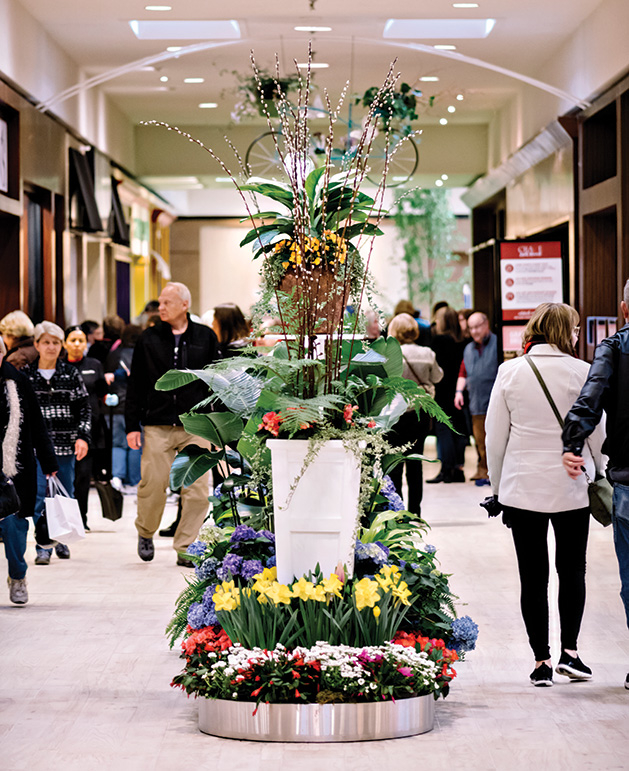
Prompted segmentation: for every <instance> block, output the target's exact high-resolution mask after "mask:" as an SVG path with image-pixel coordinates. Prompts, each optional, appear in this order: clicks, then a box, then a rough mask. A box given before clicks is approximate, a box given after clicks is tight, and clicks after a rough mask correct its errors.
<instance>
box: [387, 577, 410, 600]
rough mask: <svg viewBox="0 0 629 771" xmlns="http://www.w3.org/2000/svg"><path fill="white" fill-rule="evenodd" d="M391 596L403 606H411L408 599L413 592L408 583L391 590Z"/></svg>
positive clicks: (404, 582) (401, 583)
mask: <svg viewBox="0 0 629 771" xmlns="http://www.w3.org/2000/svg"><path fill="white" fill-rule="evenodd" d="M391 594H392V595H393V596H394V597H397V598H398V600H400V602H401V603H402V605H410V603H409V601H408V598H409V597H410V596H411V591H410V589H409V588H408V584H407V583H406V581H402V582H400V583H399V584H398V585H397V586H393V587H392V588H391Z"/></svg>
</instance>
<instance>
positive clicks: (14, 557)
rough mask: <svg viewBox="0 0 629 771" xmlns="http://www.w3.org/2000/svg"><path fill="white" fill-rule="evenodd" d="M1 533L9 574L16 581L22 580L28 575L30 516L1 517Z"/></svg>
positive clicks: (13, 515) (12, 515)
mask: <svg viewBox="0 0 629 771" xmlns="http://www.w3.org/2000/svg"><path fill="white" fill-rule="evenodd" d="M0 533H1V534H2V540H3V541H4V553H5V556H6V558H7V562H8V563H9V575H10V576H11V578H12V579H13V580H14V581H20V580H21V579H22V578H24V576H25V575H26V568H27V565H26V560H25V559H24V555H25V554H26V534H27V533H28V518H24V519H23V518H22V517H17V516H16V515H15V514H11V516H10V517H5V518H4V519H0Z"/></svg>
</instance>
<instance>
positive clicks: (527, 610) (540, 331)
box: [485, 303, 604, 686]
mask: <svg viewBox="0 0 629 771" xmlns="http://www.w3.org/2000/svg"><path fill="white" fill-rule="evenodd" d="M578 323H579V316H578V314H577V312H576V311H575V310H574V308H571V307H570V306H569V305H565V304H563V303H543V304H542V305H539V306H538V307H537V308H536V309H535V312H534V313H533V316H532V317H531V319H530V321H529V323H528V325H527V327H526V330H525V332H524V337H523V346H524V353H525V355H524V356H522V357H520V358H517V359H512V360H511V361H508V362H505V363H504V364H502V365H501V366H500V368H499V369H498V376H497V378H496V382H495V384H494V387H493V390H492V393H491V399H490V402H489V408H488V410H487V418H486V423H485V426H486V431H487V460H488V466H489V478H490V481H491V486H492V490H493V492H494V495H496V496H497V498H498V500H499V502H500V503H501V504H502V507H503V510H504V513H505V522H506V524H508V525H509V526H510V527H511V532H512V533H513V541H514V544H515V550H516V554H517V559H518V569H519V573H520V585H521V595H520V606H521V609H522V616H523V618H524V623H525V626H526V630H527V633H528V638H529V643H530V645H531V648H532V649H533V654H534V656H535V669H534V670H533V672H532V673H531V676H530V679H531V683H532V684H533V685H536V686H549V685H552V684H553V679H552V678H553V671H552V666H551V659H550V648H549V643H548V576H549V560H548V525H549V523H550V524H551V525H552V527H553V530H554V533H555V542H556V554H555V565H556V568H557V574H558V577H559V598H558V604H559V619H560V625H561V657H560V659H559V664H558V665H557V667H556V669H555V672H557V673H558V674H562V675H567V676H568V677H570V678H572V679H579V680H589V679H590V678H591V677H592V671H591V669H590V668H589V667H587V666H586V665H585V664H584V663H583V662H582V661H581V659H580V658H579V656H578V654H577V637H578V634H579V629H580V626H581V619H582V616H583V609H584V606H585V554H586V549H587V539H588V528H589V517H590V511H589V506H588V493H587V483H586V481H585V477H584V476H580V477H579V478H578V479H570V477H569V476H568V475H567V474H566V472H565V470H564V468H563V465H562V460H561V456H562V441H561V427H560V425H559V421H558V420H557V418H556V417H555V414H554V412H553V409H552V407H551V405H550V403H549V401H548V399H547V398H546V396H545V394H544V391H543V390H542V386H541V384H540V382H539V381H538V379H537V375H536V374H535V372H534V369H533V368H532V367H531V366H530V363H529V361H527V359H530V361H531V362H532V363H533V364H534V365H535V366H536V367H537V369H538V371H539V373H540V375H541V377H542V378H543V380H544V382H545V383H546V387H547V389H548V391H549V392H550V395H551V397H552V399H553V401H554V402H555V404H556V406H557V409H558V411H559V413H560V415H561V416H563V415H566V413H567V412H568V411H569V409H570V407H571V406H572V404H573V403H574V400H575V399H576V398H577V396H578V395H579V393H580V391H581V387H582V386H583V383H584V382H585V379H586V377H587V374H588V370H589V365H588V364H587V363H586V362H584V361H580V360H579V359H577V358H576V357H575V352H574V346H575V344H576V340H577V338H578V326H577V324H578ZM603 438H604V434H603V427H602V426H601V425H599V426H598V427H597V429H596V430H595V431H594V433H593V434H592V436H591V437H590V439H589V450H588V449H587V448H586V449H584V457H585V458H586V468H587V472H588V474H589V475H590V477H591V478H592V479H593V478H594V476H595V468H596V470H598V471H602V463H603V459H602V456H601V451H600V448H601V445H602V442H603Z"/></svg>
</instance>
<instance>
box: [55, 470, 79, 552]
mask: <svg viewBox="0 0 629 771" xmlns="http://www.w3.org/2000/svg"><path fill="white" fill-rule="evenodd" d="M46 522H47V524H48V533H49V535H50V538H51V540H53V541H59V543H72V542H73V541H80V540H81V539H82V538H85V528H84V527H83V520H82V519H81V512H80V510H79V503H78V501H77V500H76V499H75V498H70V496H69V495H68V492H67V490H66V489H65V487H64V486H63V485H62V484H61V482H60V481H59V480H58V479H57V477H49V479H48V497H46Z"/></svg>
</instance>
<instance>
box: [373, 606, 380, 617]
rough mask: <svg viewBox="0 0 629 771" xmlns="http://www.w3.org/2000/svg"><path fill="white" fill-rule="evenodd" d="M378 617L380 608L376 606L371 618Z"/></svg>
mask: <svg viewBox="0 0 629 771" xmlns="http://www.w3.org/2000/svg"><path fill="white" fill-rule="evenodd" d="M379 615H380V608H379V607H378V606H377V605H376V606H375V607H374V609H373V617H374V618H378V616H379Z"/></svg>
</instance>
